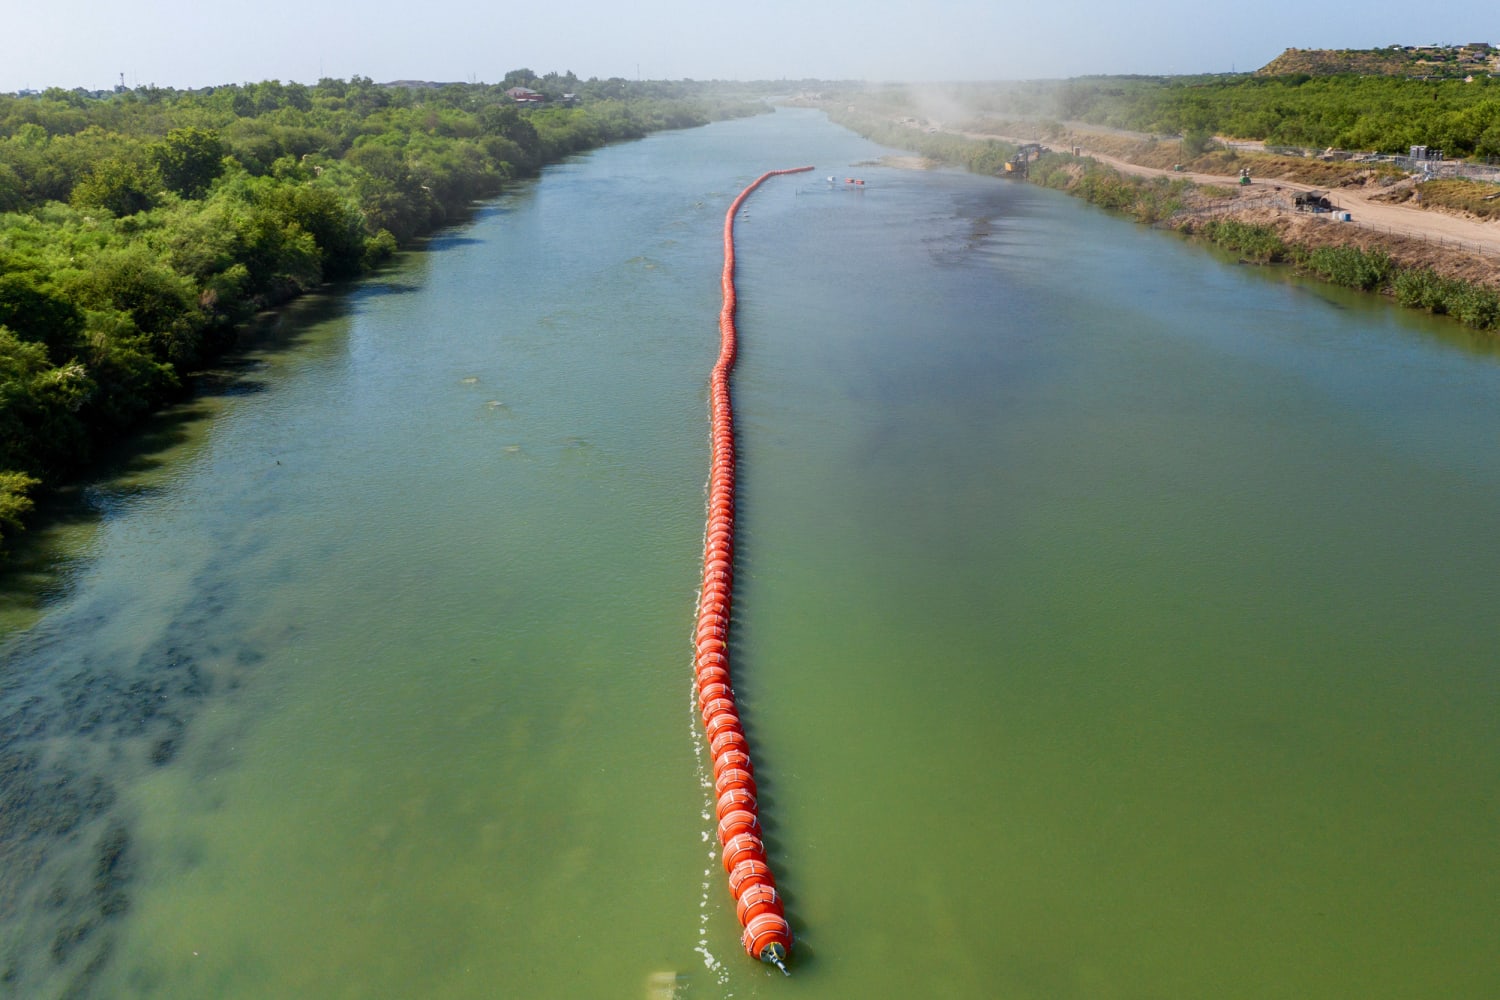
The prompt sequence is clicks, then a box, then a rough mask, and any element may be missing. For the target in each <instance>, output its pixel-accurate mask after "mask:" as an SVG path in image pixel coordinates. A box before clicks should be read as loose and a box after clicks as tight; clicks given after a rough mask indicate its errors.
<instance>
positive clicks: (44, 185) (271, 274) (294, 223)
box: [0, 69, 763, 533]
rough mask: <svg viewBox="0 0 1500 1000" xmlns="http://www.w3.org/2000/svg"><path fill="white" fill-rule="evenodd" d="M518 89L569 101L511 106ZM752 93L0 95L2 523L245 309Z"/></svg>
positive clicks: (262, 90)
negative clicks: (602, 149)
mask: <svg viewBox="0 0 1500 1000" xmlns="http://www.w3.org/2000/svg"><path fill="white" fill-rule="evenodd" d="M512 86H527V87H530V88H531V89H535V90H538V91H540V92H541V93H543V94H544V95H546V96H548V97H549V98H552V99H553V101H558V100H560V99H561V98H562V96H563V95H564V94H572V95H575V96H576V101H575V102H569V103H568V104H566V105H564V104H560V103H547V104H542V105H540V106H536V107H525V108H523V107H518V106H517V105H516V104H515V102H513V101H512V100H511V99H510V98H508V97H507V96H506V95H505V90H506V89H507V88H509V87H512ZM750 96H751V95H749V94H747V93H744V92H738V93H733V92H730V91H729V90H728V89H727V88H724V87H715V86H711V85H704V84H694V83H692V82H691V81H684V82H682V83H670V82H669V83H662V82H647V83H640V82H631V81H625V80H622V79H613V80H603V81H601V80H597V79H595V80H589V81H579V80H578V79H577V78H576V77H575V76H573V74H571V73H568V74H564V75H559V74H555V73H553V74H547V75H545V76H537V75H536V74H534V73H532V72H531V71H530V70H527V69H522V70H515V71H512V72H511V73H510V74H507V76H506V78H505V79H504V80H503V81H502V82H501V83H499V84H493V85H490V84H446V85H441V86H432V85H410V86H382V85H378V84H376V83H374V82H373V81H371V80H370V79H368V78H361V77H355V78H353V79H351V80H347V81H345V80H335V79H324V80H321V81H319V82H318V83H317V84H316V85H315V86H306V85H302V84H297V83H291V84H282V83H280V82H279V81H274V80H272V81H267V82H262V83H254V84H245V85H233V86H224V87H214V88H207V89H204V90H197V91H176V90H171V89H164V88H157V87H142V88H137V89H135V90H122V91H119V92H116V93H113V94H107V95H104V96H102V97H94V96H90V95H88V94H85V93H83V92H81V91H67V90H61V89H57V88H54V89H50V90H47V91H45V92H43V93H41V94H30V95H24V96H19V95H0V533H3V532H5V531H13V530H15V529H17V528H18V527H20V526H21V524H22V523H23V520H24V517H25V515H26V514H27V513H28V512H29V511H30V509H31V506H32V502H33V501H32V498H33V496H34V495H35V494H36V492H37V491H38V490H39V489H42V488H45V487H46V486H48V485H53V484H57V483H60V482H62V481H65V480H66V479H67V478H68V477H70V476H73V475H76V474H77V473H78V472H79V471H80V470H81V469H82V468H84V467H85V466H86V464H87V463H88V462H89V461H90V459H91V458H92V457H94V456H95V455H97V454H98V452H99V449H100V448H101V446H103V445H104V444H105V443H106V442H109V441H111V440H113V439H116V438H118V437H119V436H120V435H122V434H123V433H125V432H126V431H128V430H129V429H130V428H131V427H132V426H133V425H134V424H135V423H137V422H138V421H139V420H140V419H141V418H142V417H143V416H144V415H146V414H147V413H150V412H152V411H153V410H155V409H157V408H159V407H160V406H161V405H163V404H164V403H166V402H169V401H171V400H173V399H174V398H177V397H178V396H180V394H181V393H182V392H183V391H184V389H185V384H186V383H185V380H186V378H187V377H188V376H190V375H191V373H192V372H193V371H194V370H195V369H196V368H198V367H200V366H202V365H203V364H204V363H205V362H206V361H208V360H209V359H211V358H213V357H214V356H216V355H218V354H219V353H221V352H222V351H224V350H225V349H226V348H228V347H229V346H231V345H232V344H233V342H234V338H235V330H236V328H237V326H238V325H239V324H241V323H243V322H244V321H245V320H246V319H247V318H249V317H250V316H251V315H253V314H254V313H255V312H257V311H259V310H262V309H265V308H268V307H272V306H275V305H278V304H281V303H284V302H286V301H288V300H289V299H291V298H293V297H295V296H297V295H300V294H302V293H304V292H307V291H309V290H311V289H313V288H315V287H317V286H319V285H320V284H322V283H324V282H329V281H339V280H344V279H349V278H353V277H356V276H358V275H360V274H362V273H365V272H366V271H368V270H370V269H371V268H373V267H376V266H378V265H379V264H380V263H381V262H382V261H384V260H386V259H387V258H389V257H390V255H391V254H392V253H394V252H395V251H396V250H397V249H398V248H399V247H402V246H405V245H407V244H409V243H411V242H412V241H413V240H414V239H416V238H417V237H419V236H421V235H423V234H425V233H428V232H430V231H432V230H433V229H435V228H437V227H440V226H443V225H446V224H450V223H452V222H455V221H457V220H460V219H462V218H464V217H465V215H466V213H467V212H468V211H469V209H470V206H471V205H472V204H473V202H474V201H475V200H476V199H480V198H486V197H490V196H493V195H495V194H497V193H499V192H500V190H501V189H502V187H503V186H504V185H505V184H506V183H507V182H508V181H511V180H513V179H516V178H523V177H527V176H531V175H534V174H536V173H537V171H538V170H539V169H540V168H541V167H542V166H543V165H545V164H548V163H553V162H556V161H558V160H560V159H561V158H563V157H565V156H567V155H569V154H571V153H576V152H579V151H582V150H587V149H591V148H595V147H598V146H601V145H603V144H606V143H610V142H616V141H621V140H627V139H634V138H639V137H641V136H644V135H646V134H648V133H649V132H652V131H656V130H660V129H669V128H683V127H689V126H694V125H701V124H705V123H707V122H708V121H711V120H714V119H716V118H723V117H731V116H735V115H741V114H749V113H753V112H754V111H756V110H759V109H760V108H761V107H763V106H762V105H759V104H758V103H754V102H752V101H751V100H749V97H750Z"/></svg>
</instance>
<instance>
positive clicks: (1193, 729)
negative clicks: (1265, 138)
mask: <svg viewBox="0 0 1500 1000" xmlns="http://www.w3.org/2000/svg"><path fill="white" fill-rule="evenodd" d="M888 152H890V151H889V150H884V149H881V148H880V147H877V146H874V145H872V144H870V143H868V142H867V141H865V140H863V139H860V138H858V137H856V136H854V135H852V134H851V133H848V132H846V131H844V130H842V129H839V128H837V127H834V126H832V125H830V124H829V123H828V122H827V121H826V119H825V118H823V117H822V116H821V115H820V114H818V113H816V112H811V111H792V110H782V111H778V112H777V113H775V114H773V115H765V116H761V117H758V118H754V119H749V120H743V121H735V122H724V123H718V124H714V125H711V126H708V127H705V128H700V129H693V130H687V131H681V132H671V133H664V134H658V135H654V136H652V137H649V138H647V139H645V140H643V141H640V142H634V143H629V144H622V145H618V146H612V147H608V148H605V149H601V150H598V151H595V152H593V153H590V154H588V155H585V156H580V157H578V158H576V159H573V160H570V161H568V162H566V163H564V164H562V165H559V166H557V167H554V168H551V169H549V170H547V171H546V172H545V173H544V175H543V176H542V177H541V178H540V179H538V180H536V181H534V182H530V183H527V184H523V185H518V186H517V187H515V188H514V189H513V190H512V191H511V192H509V193H507V194H506V195H505V196H503V197H501V198H499V199H497V200H495V201H494V202H491V203H487V204H485V205H484V206H481V207H480V208H479V209H478V211H477V213H476V215H475V217H474V219H473V220H472V222H471V223H470V224H469V225H466V226H464V227H462V228H459V229H455V230H452V231H448V232H444V233H442V234H440V235H439V236H438V237H436V238H435V239H434V240H433V241H432V242H431V245H430V246H429V247H427V248H426V249H425V250H424V251H423V252H420V253H412V254H408V255H404V256H403V257H402V258H401V259H400V262H399V263H398V264H397V265H396V266H395V267H393V268H391V269H390V270H388V271H386V272H383V273H382V274H380V275H378V276H376V277H373V278H371V279H369V280H367V281H365V282H363V283H361V284H359V285H357V286H355V287H354V288H353V289H351V290H349V291H348V293H347V294H344V295H341V296H339V297H336V298H331V299H326V300H320V301H310V302H307V303H304V304H302V305H300V306H298V307H297V308H294V309H292V310H290V311H289V312H288V313H287V314H286V316H285V317H284V318H283V320H282V322H281V323H280V325H279V326H278V327H277V328H276V329H275V330H274V331H272V332H271V333H270V334H268V335H266V336H265V337H263V338H262V339H260V340H259V341H257V342H256V343H255V344H254V345H252V346H251V347H250V348H249V349H248V350H247V352H246V354H245V355H244V357H243V358H242V359H241V360H240V361H239V362H237V363H236V364H234V365H232V366H229V367H227V368H226V369H225V371H223V372H221V373H219V375H218V377H217V378H215V379H211V380H209V382H208V383H207V386H206V390H207V391H205V393H204V394H203V395H202V396H200V397H199V398H198V399H196V400H195V401H194V402H193V403H192V404H190V405H188V406H185V407H184V408H182V409H181V410H180V411H177V412H175V413H173V414H169V415H167V416H166V417H164V418H163V419H162V420H161V421H158V422H157V424H156V425H154V427H153V430H152V434H151V435H150V436H148V438H147V439H146V445H144V446H143V447H142V449H141V450H139V451H138V452H136V453H134V454H132V455H130V456H128V457H127V458H125V459H122V461H121V462H120V464H119V466H118V468H117V469H115V470H113V471H112V472H111V473H110V474H109V475H108V476H106V477H105V478H102V479H101V480H100V481H98V482H95V483H92V484H90V485H89V486H88V487H87V489H86V490H84V492H83V495H82V498H81V500H80V502H79V504H78V509H77V510H76V511H75V513H74V515H73V516H71V517H69V518H66V519H63V520H61V521H60V522H59V524H58V526H57V527H55V528H53V529H51V530H49V531H46V532H43V533H42V535H41V536H40V537H39V538H37V539H32V540H31V541H30V543H29V545H27V546H25V547H24V548H25V552H24V553H23V554H24V558H25V565H26V567H27V569H28V571H27V572H26V573H18V574H13V576H12V578H11V580H10V591H9V592H8V593H6V594H5V595H4V610H5V619H4V621H5V623H6V637H5V644H4V647H3V660H0V740H3V743H0V781H3V786H0V787H3V791H4V804H5V811H4V816H3V819H0V850H3V851H4V856H3V857H0V862H3V871H4V875H3V881H0V996H16V997H23V996H24V997H64V996H72V997H109V998H137V997H140V998H145V997H174V998H175V997H182V998H200V997H210V996H211V997H216V998H239V997H244V998H251V997H254V998H260V997H267V996H279V997H318V998H339V997H348V998H356V997H359V998H363V997H372V996H383V997H445V998H449V997H452V998H464V997H475V998H478V997H486V998H488V997H524V998H543V997H559V998H564V997H566V998H576V997H611V996H619V997H648V996H657V997H659V996H667V995H675V996H677V997H681V998H689V997H705V998H706V997H726V996H736V997H757V996H765V997H769V996H799V997H830V998H831V997H850V996H889V997H919V996H943V997H954V998H967V997H974V998H978V997H986V998H989V997H1005V998H1048V1000H1056V998H1073V997H1076V998H1103V997H1118V998H1146V997H1160V996H1237V997H1284V996H1316V997H1324V998H1332V997H1349V998H1371V997H1426V996H1481V995H1494V994H1496V993H1497V992H1500V965H1497V964H1496V963H1495V962H1494V958H1493V951H1494V945H1495V941H1496V940H1497V939H1500V907H1497V905H1496V900H1500V865H1497V864H1496V861H1495V858H1496V854H1495V851H1496V845H1497V844H1500V726H1497V725H1496V722H1495V720H1496V718H1497V717H1500V670H1497V669H1496V666H1495V652H1494V651H1495V649H1496V648H1497V645H1500V643H1497V640H1500V627H1497V622H1500V618H1497V616H1496V614H1495V608H1496V607H1497V604H1500V582H1497V575H1496V572H1495V568H1496V567H1497V566H1500V447H1497V445H1500V358H1497V355H1496V352H1495V351H1494V350H1492V349H1490V348H1488V347H1487V346H1486V345H1485V343H1484V342H1482V341H1479V340H1477V339H1476V338H1473V337H1471V336H1469V335H1467V334H1465V333H1463V332H1462V331H1460V330H1459V329H1458V328H1457V327H1456V326H1454V325H1452V324H1450V323H1447V322H1446V321H1441V320H1436V319H1430V318H1425V317H1422V316H1419V315H1416V314H1414V313H1409V312H1401V311H1397V310H1394V309H1390V308H1388V307H1385V306H1383V305H1382V304H1380V303H1378V302H1372V301H1369V300H1366V299H1363V298H1360V297H1358V296H1356V295H1353V294H1346V293H1344V292H1341V291H1338V290H1333V289H1329V288H1327V287H1324V286H1320V285H1316V284H1311V283H1307V282H1304V281H1301V280H1299V279H1297V278H1295V277H1294V276H1291V275H1289V274H1288V273H1286V272H1284V271H1281V270H1273V269H1258V268H1253V267H1246V266H1242V265H1239V264H1237V263H1236V262H1235V261H1233V260H1232V259H1228V258H1225V257H1222V256H1219V255H1217V254H1215V253H1212V252H1208V251H1205V250H1203V249H1202V248H1199V247H1195V246H1192V245H1190V244H1187V243H1185V242H1184V241H1183V240H1182V239H1181V238H1179V237H1177V236H1175V235H1172V234H1168V233H1163V232H1159V231H1154V230H1149V229H1145V228H1142V227H1139V226H1137V225H1134V224H1132V223H1129V222H1126V221H1122V220H1119V219H1116V218H1113V217H1110V216H1108V215H1106V214H1104V213H1102V212H1099V211H1097V210H1095V209H1092V208H1090V207H1088V206H1085V205H1083V204H1081V203H1079V202H1076V201H1072V200H1069V199H1067V198H1065V197H1063V196H1061V195H1058V194H1056V193H1054V192H1049V191H1043V190H1038V189H1036V188H1032V187H1028V186H1025V185H1019V184H1013V183H1006V182H1003V181H999V180H994V179H986V178H978V177H973V176H968V175H965V174H961V173H955V172H946V171H926V172H924V171H907V170H899V169H894V168H892V167H888V166H882V165H879V164H877V163H876V162H875V161H877V160H878V159H879V158H880V157H881V156H882V155H884V154H886V153H888ZM803 163H812V164H816V165H817V167H818V169H817V170H816V171H815V172H814V173H813V174H804V175H798V176H795V177H788V178H777V179H775V180H773V181H770V182H768V184H767V185H766V186H765V187H764V188H762V189H761V190H760V191H758V192H757V193H756V194H755V195H754V196H753V198H752V199H751V201H750V202H749V203H748V204H747V206H746V210H745V212H744V214H743V216H742V217H741V219H740V220H739V225H738V244H739V290H740V321H739V329H740V346H741V352H740V362H739V368H738V370H737V374H736V377H735V382H734V386H735V389H734V391H735V400H736V415H737V426H738V429H739V432H740V435H741V437H740V454H741V463H740V475H739V478H740V486H741V490H742V493H741V497H740V504H739V510H740V525H741V535H740V541H739V545H738V547H737V573H738V575H737V582H736V586H737V593H736V602H735V606H734V615H735V617H734V626H733V635H732V640H733V649H734V663H735V669H736V677H737V683H736V691H737V695H738V697H739V700H740V703H741V706H742V711H743V713H744V716H745V719H746V723H747V728H748V730H749V733H750V737H751V742H752V745H753V747H754V753H755V759H756V765H757V772H756V779H757V782H758V784H759V786H760V789H761V796H760V801H761V808H762V813H763V817H762V818H763V822H764V823H765V826H766V839H767V845H768V848H769V851H770V855H771V859H772V862H773V865H774V866H775V867H776V870H777V874H778V880H779V884H780V886H781V889H782V892H783V896H784V898H785V900H786V904H787V912H788V918H789V919H790V921H791V923H792V926H793V929H794V931H795V932H796V934H797V935H798V943H797V947H796V949H795V950H794V953H793V957H792V962H791V968H792V977H791V978H790V979H783V977H782V976H781V975H780V974H779V973H777V972H776V971H775V970H774V969H771V968H769V967H767V966H763V965H761V964H759V963H757V962H754V961H752V960H751V959H749V958H748V957H746V956H745V955H744V954H743V952H742V951H741V950H740V948H739V945H738V931H739V927H738V924H737V922H736V921H735V919H734V908H733V905H732V901H731V900H730V899H729V894H728V890H727V887H726V885H725V881H724V876H723V872H722V870H720V868H719V866H718V862H717V860H716V857H715V856H714V851H713V850H712V849H713V847H715V846H716V845H714V844H713V843H712V837H711V829H712V828H711V825H710V823H709V821H708V818H707V816H708V814H709V813H710V812H711V806H710V800H709V788H708V787H707V786H706V775H707V761H706V758H705V755H704V753H705V751H704V747H703V745H702V740H701V737H700V736H699V735H698V723H697V720H696V718H695V713H694V710H693V705H692V667H691V663H692V645H691V632H692V626H693V620H694V603H695V586H696V582H697V579H698V575H699V571H700V566H699V559H700V555H701V544H702V531H703V521H704V514H705V496H704V484H705V482H706V479H707V472H708V437H707V427H708V424H707V404H706V400H707V375H708V371H709V368H710V367H711V365H712V363H713V359H714V357H715V355H716V353H717V349H718V343H717V330H716V322H717V314H718V305H719V302H718V271H719V266H720V237H721V224H722V217H723V212H724V210H725V208H726V206H727V205H728V203H729V201H730V200H731V199H732V198H733V197H734V195H735V194H736V193H737V192H738V191H739V190H740V189H741V188H742V187H743V186H744V185H745V184H746V183H748V182H749V181H750V180H752V179H753V178H754V177H755V176H757V175H758V174H760V173H761V172H762V171H764V170H767V169H772V168H777V167H788V166H796V165H800V164H803ZM830 175H831V176H833V177H834V179H835V181H834V183H831V184H830V183H829V182H828V181H827V180H826V179H825V178H826V177H828V176H830ZM846 177H858V178H860V179H863V180H864V181H865V182H866V183H865V184H864V185H848V184H845V183H843V181H844V178H846Z"/></svg>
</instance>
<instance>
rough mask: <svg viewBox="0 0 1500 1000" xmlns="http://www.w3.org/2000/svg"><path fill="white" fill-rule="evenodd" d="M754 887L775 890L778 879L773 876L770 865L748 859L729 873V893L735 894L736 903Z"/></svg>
mask: <svg viewBox="0 0 1500 1000" xmlns="http://www.w3.org/2000/svg"><path fill="white" fill-rule="evenodd" d="M752 885H768V886H770V887H771V888H773V889H774V888H776V879H775V878H774V877H773V876H772V875H771V866H770V865H768V864H766V863H765V862H764V861H757V860H756V859H755V858H747V859H745V860H744V861H741V862H740V863H739V864H737V865H735V866H734V867H733V868H732V869H730V871H729V891H730V892H732V893H734V898H735V902H738V901H739V898H740V897H741V896H743V895H744V894H745V891H746V890H747V889H749V888H750V887H751V886H752Z"/></svg>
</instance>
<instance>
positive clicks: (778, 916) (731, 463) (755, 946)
mask: <svg viewBox="0 0 1500 1000" xmlns="http://www.w3.org/2000/svg"><path fill="white" fill-rule="evenodd" d="M811 169H812V167H792V168H789V169H785V170H770V171H767V172H766V173H764V174H761V175H760V176H759V177H757V178H756V179H755V180H754V181H753V182H752V183H751V184H750V185H749V186H748V187H746V188H745V189H744V190H743V191H741V192H740V193H739V196H738V197H737V198H735V199H734V201H733V202H732V203H731V204H730V206H729V210H728V211H727V212H726V213H725V215H724V271H723V276H722V278H721V281H720V284H721V286H722V288H723V293H724V304H723V307H722V308H721V309H720V311H719V358H718V361H717V362H716V363H715V364H714V367H713V371H712V373H711V375H710V377H709V407H710V418H711V428H712V430H711V447H710V463H711V464H710V473H709V480H708V525H707V528H706V529H705V531H704V535H703V586H702V588H701V590H700V591H699V595H700V596H699V599H698V624H697V628H696V629H695V630H694V633H693V643H694V658H693V672H694V676H695V679H696V691H697V702H698V711H699V713H700V714H701V715H702V718H703V729H704V732H705V734H706V735H707V736H708V743H709V752H710V753H711V754H712V756H713V762H714V766H713V774H714V797H715V800H716V801H715V812H716V818H717V822H718V836H719V844H720V846H721V848H722V852H723V853H722V858H723V863H724V871H725V873H726V874H727V875H728V876H729V891H730V893H731V894H732V895H733V897H734V902H735V915H736V916H737V917H738V918H739V921H740V925H741V926H742V927H743V928H744V934H743V936H742V937H741V939H740V943H741V944H742V945H744V948H745V951H746V952H748V953H749V954H750V955H751V956H752V957H753V958H757V959H760V960H761V961H763V962H768V963H770V964H772V965H775V966H776V967H777V968H779V969H780V970H781V971H782V972H783V973H786V974H787V975H791V973H790V972H789V971H788V969H787V967H786V958H787V956H788V955H789V954H790V953H791V948H792V929H791V925H790V924H788V923H787V920H786V914H785V912H784V911H783V907H782V904H781V898H780V897H779V896H778V895H777V893H776V879H775V878H774V877H773V876H772V874H771V867H770V865H769V864H768V863H767V861H766V848H765V844H764V842H762V840H761V827H760V809H759V807H758V806H757V804H756V788H755V776H754V775H755V767H754V765H753V764H752V763H751V759H750V744H749V741H748V740H746V738H745V730H744V727H743V726H741V724H740V715H739V709H738V708H737V707H736V704H735V700H734V689H733V686H732V684H731V683H730V677H731V675H730V670H729V644H728V640H729V607H730V602H731V598H732V596H733V590H734V498H735V447H734V410H733V407H732V406H731V403H730V397H729V374H730V371H731V370H732V369H733V368H734V362H735V356H736V354H737V352H738V338H737V334H736V331H735V326H734V314H735V309H736V307H737V304H738V299H737V297H736V295H735V288H734V220H735V217H736V216H737V215H738V214H739V210H740V206H742V205H743V204H744V203H745V200H746V199H747V198H749V197H750V195H751V193H752V192H753V191H754V190H755V189H756V188H758V187H760V185H761V184H763V183H765V182H766V181H767V180H769V179H770V178H772V177H778V176H781V175H783V174H796V173H803V172H804V171H808V170H811Z"/></svg>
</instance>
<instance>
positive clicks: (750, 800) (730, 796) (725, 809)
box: [714, 788, 760, 837]
mask: <svg viewBox="0 0 1500 1000" xmlns="http://www.w3.org/2000/svg"><path fill="white" fill-rule="evenodd" d="M740 809H743V810H744V811H745V812H750V813H753V812H758V811H759V810H758V809H756V807H755V796H754V795H751V794H750V793H749V792H747V791H745V790H744V789H743V788H731V789H730V790H729V791H727V792H725V793H724V794H723V795H720V796H719V801H718V802H717V803H715V805H714V815H715V817H717V818H718V819H723V818H724V817H725V816H728V815H729V814H730V813H732V812H735V811H737V810H740ZM756 836H757V837H758V836H760V834H758V833H757V834H756Z"/></svg>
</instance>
